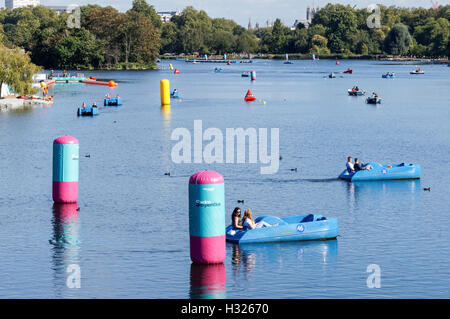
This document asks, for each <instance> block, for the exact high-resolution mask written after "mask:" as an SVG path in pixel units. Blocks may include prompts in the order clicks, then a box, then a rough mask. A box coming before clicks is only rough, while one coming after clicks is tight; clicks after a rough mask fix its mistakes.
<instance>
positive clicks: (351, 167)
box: [346, 156, 355, 173]
mask: <svg viewBox="0 0 450 319" xmlns="http://www.w3.org/2000/svg"><path fill="white" fill-rule="evenodd" d="M346 166H347V171H348V172H349V173H354V172H355V166H354V165H353V158H352V157H351V156H349V157H347V164H346Z"/></svg>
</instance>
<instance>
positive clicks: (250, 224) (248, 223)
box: [242, 209, 275, 230]
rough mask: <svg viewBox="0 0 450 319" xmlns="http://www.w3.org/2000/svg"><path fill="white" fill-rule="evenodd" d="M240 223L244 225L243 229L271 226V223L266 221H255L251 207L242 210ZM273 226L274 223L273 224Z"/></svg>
mask: <svg viewBox="0 0 450 319" xmlns="http://www.w3.org/2000/svg"><path fill="white" fill-rule="evenodd" d="M242 224H243V226H244V229H246V230H248V229H256V228H263V227H271V226H272V225H270V224H268V223H266V222H259V223H255V220H254V219H253V217H252V211H251V209H247V210H246V211H245V212H244V218H243V219H242ZM274 226H275V225H274Z"/></svg>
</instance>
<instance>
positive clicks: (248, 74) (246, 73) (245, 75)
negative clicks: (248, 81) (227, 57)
mask: <svg viewBox="0 0 450 319" xmlns="http://www.w3.org/2000/svg"><path fill="white" fill-rule="evenodd" d="M241 76H242V77H243V78H248V77H250V72H244V73H242V74H241Z"/></svg>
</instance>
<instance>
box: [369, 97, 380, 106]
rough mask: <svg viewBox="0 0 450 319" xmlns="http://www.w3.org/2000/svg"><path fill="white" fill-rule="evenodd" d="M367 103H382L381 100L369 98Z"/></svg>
mask: <svg viewBox="0 0 450 319" xmlns="http://www.w3.org/2000/svg"><path fill="white" fill-rule="evenodd" d="M366 102H367V104H380V103H381V99H377V98H372V97H368V98H367V100H366Z"/></svg>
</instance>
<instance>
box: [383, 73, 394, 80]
mask: <svg viewBox="0 0 450 319" xmlns="http://www.w3.org/2000/svg"><path fill="white" fill-rule="evenodd" d="M381 77H382V78H383V79H391V78H395V74H394V73H389V74H383V75H382V76H381Z"/></svg>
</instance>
